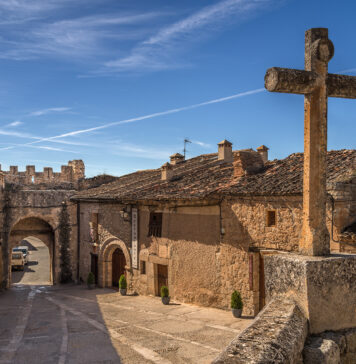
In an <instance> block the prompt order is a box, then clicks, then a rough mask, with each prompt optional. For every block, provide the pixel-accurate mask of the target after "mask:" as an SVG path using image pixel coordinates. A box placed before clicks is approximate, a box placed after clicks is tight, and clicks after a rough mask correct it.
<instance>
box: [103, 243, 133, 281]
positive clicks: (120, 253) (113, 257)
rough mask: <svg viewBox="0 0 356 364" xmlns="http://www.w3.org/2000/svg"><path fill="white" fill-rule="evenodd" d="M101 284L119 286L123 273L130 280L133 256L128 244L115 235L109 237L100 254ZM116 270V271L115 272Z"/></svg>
mask: <svg viewBox="0 0 356 364" xmlns="http://www.w3.org/2000/svg"><path fill="white" fill-rule="evenodd" d="M98 271H99V277H98V278H99V286H100V287H112V286H117V285H118V281H119V278H120V275H121V274H125V275H126V278H127V279H128V281H129V280H130V274H129V275H128V276H127V273H129V272H130V271H131V257H130V253H129V250H128V249H127V247H126V244H125V243H124V242H123V241H122V240H120V239H117V238H115V237H111V238H108V239H107V240H106V241H105V242H104V243H103V245H102V246H101V249H100V251H99V255H98ZM114 271H115V272H114Z"/></svg>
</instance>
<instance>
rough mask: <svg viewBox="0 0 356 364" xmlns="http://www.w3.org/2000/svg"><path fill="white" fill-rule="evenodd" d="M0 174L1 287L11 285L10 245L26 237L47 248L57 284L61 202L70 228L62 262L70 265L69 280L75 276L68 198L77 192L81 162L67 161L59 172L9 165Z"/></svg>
mask: <svg viewBox="0 0 356 364" xmlns="http://www.w3.org/2000/svg"><path fill="white" fill-rule="evenodd" d="M64 167H65V168H64ZM0 174H1V182H2V183H1V187H0V221H1V225H0V226H1V254H0V266H1V271H0V280H1V287H4V288H6V287H9V286H10V284H11V261H10V252H11V250H12V248H13V247H14V246H15V245H16V244H18V243H19V242H20V241H21V240H23V239H25V238H26V237H28V236H35V237H37V238H39V239H40V240H42V241H43V242H44V243H45V245H46V246H47V247H48V249H49V254H50V266H51V279H52V282H53V283H59V281H60V271H61V269H60V265H61V254H60V240H61V239H60V235H61V229H63V226H62V224H63V222H61V221H60V214H61V211H62V210H63V208H64V204H65V205H66V208H67V212H68V215H69V217H68V220H69V221H67V222H66V223H67V224H68V226H69V230H70V231H69V240H70V241H69V250H70V257H71V259H70V261H69V262H67V263H66V264H68V265H69V266H70V267H69V269H70V270H71V271H72V278H73V280H75V279H77V273H78V265H77V261H78V259H77V257H78V250H77V249H78V244H77V240H78V239H77V210H76V205H75V204H73V203H71V202H70V201H69V199H70V197H71V196H72V195H73V194H75V193H76V192H77V188H78V184H79V180H80V179H83V178H84V163H83V162H82V161H70V162H69V163H68V165H67V166H63V167H62V171H61V172H60V173H53V171H52V169H51V168H45V169H44V172H43V173H42V172H41V173H38V172H35V167H34V166H27V167H26V172H18V168H17V167H14V166H13V167H10V171H8V172H3V171H2V172H0Z"/></svg>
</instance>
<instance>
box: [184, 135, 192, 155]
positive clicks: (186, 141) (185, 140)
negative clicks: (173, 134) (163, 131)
mask: <svg viewBox="0 0 356 364" xmlns="http://www.w3.org/2000/svg"><path fill="white" fill-rule="evenodd" d="M188 143H190V144H191V143H192V142H191V141H190V140H189V139H188V138H185V139H184V149H183V153H184V159H185V155H186V154H187V144H188Z"/></svg>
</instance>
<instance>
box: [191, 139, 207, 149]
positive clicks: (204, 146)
mask: <svg viewBox="0 0 356 364" xmlns="http://www.w3.org/2000/svg"><path fill="white" fill-rule="evenodd" d="M191 142H192V143H193V144H197V145H199V146H201V147H203V148H210V147H211V144H208V143H204V142H201V141H199V140H191Z"/></svg>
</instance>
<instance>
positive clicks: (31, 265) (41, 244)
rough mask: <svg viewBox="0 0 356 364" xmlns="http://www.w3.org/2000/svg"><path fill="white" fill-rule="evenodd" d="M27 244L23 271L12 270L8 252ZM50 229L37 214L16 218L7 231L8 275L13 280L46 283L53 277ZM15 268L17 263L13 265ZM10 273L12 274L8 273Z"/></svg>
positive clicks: (10, 252)
mask: <svg viewBox="0 0 356 364" xmlns="http://www.w3.org/2000/svg"><path fill="white" fill-rule="evenodd" d="M18 247H24V248H25V247H27V248H28V252H29V254H28V263H27V264H25V266H24V270H23V271H20V272H18V271H14V272H12V268H15V267H12V264H11V262H12V252H13V249H14V248H15V250H18ZM54 256H55V253H54V231H53V229H52V227H51V226H50V225H49V223H48V222H46V221H45V220H43V219H41V218H38V217H27V218H24V219H22V220H20V221H18V222H17V223H16V224H15V225H14V226H13V227H12V229H11V231H10V235H9V251H8V257H9V259H8V272H9V273H8V279H9V283H10V284H11V283H13V284H28V285H47V284H52V282H53V277H54V258H55V257H54ZM16 268H18V267H16ZM12 273H13V274H12Z"/></svg>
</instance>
